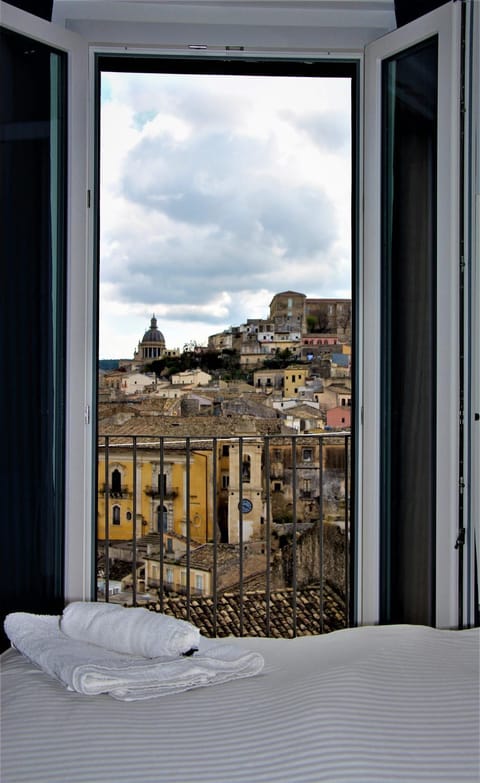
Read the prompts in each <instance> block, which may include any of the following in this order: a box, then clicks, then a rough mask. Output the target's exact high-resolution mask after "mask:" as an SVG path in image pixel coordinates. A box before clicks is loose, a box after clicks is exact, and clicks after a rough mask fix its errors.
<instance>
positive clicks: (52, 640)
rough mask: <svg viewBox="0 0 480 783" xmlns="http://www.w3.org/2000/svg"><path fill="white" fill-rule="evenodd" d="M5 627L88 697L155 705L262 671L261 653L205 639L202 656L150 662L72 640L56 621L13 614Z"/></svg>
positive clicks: (28, 652)
mask: <svg viewBox="0 0 480 783" xmlns="http://www.w3.org/2000/svg"><path fill="white" fill-rule="evenodd" d="M4 625H5V632H6V634H7V636H8V638H9V639H10V641H11V643H12V645H13V646H14V647H16V649H17V650H18V651H19V652H21V653H22V654H23V655H25V657H27V658H28V659H29V660H30V661H31V662H32V663H34V664H36V665H37V666H40V667H41V668H42V669H43V671H45V672H46V673H47V674H49V675H51V676H52V677H55V678H57V679H58V680H60V681H61V682H62V683H63V684H64V685H66V686H67V688H68V689H69V690H72V691H77V692H78V693H83V694H85V695H88V696H95V695H98V694H101V693H108V694H109V695H110V696H113V697H114V698H115V699H121V700H122V701H135V700H138V699H151V698H153V697H156V696H162V695H167V694H173V693H179V692H182V691H186V690H190V689H192V688H199V687H203V686H206V685H219V684H221V683H225V682H228V681H230V680H235V679H239V678H242V677H252V676H254V675H255V674H258V673H259V672H260V671H261V670H262V668H263V665H264V661H263V657H262V656H261V655H260V654H259V653H255V652H249V651H246V650H243V649H238V648H236V647H234V646H233V645H231V644H228V643H225V642H223V641H216V640H212V639H204V638H201V639H200V649H199V651H198V652H197V653H195V654H194V655H192V656H189V657H186V658H185V657H175V658H167V657H164V658H154V659H151V658H150V659H149V658H142V657H140V656H132V655H122V654H121V653H117V652H112V651H110V650H107V649H105V648H103V647H99V646H97V645H94V644H90V643H89V642H82V641H76V640H74V639H71V638H70V637H68V636H66V635H65V634H64V633H63V631H62V630H61V629H60V617H58V616H46V615H34V614H27V613H25V612H14V613H12V614H9V615H7V617H6V619H5V624H4Z"/></svg>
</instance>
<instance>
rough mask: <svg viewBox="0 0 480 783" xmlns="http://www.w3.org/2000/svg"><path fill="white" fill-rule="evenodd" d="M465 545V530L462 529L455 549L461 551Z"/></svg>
mask: <svg viewBox="0 0 480 783" xmlns="http://www.w3.org/2000/svg"><path fill="white" fill-rule="evenodd" d="M464 544H465V528H464V527H461V528H460V530H459V531H458V536H457V540H456V543H455V549H460V547H463V545H464Z"/></svg>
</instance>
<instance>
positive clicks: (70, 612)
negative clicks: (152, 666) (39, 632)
mask: <svg viewBox="0 0 480 783" xmlns="http://www.w3.org/2000/svg"><path fill="white" fill-rule="evenodd" d="M60 628H61V630H62V631H63V633H64V634H66V635H67V636H69V637H70V638H71V639H76V640H78V641H84V642H90V643H91V644H97V645H99V646H100V647H105V648H106V649H107V650H114V651H115V652H119V653H126V654H129V655H141V656H143V657H144V658H158V657H161V656H169V657H172V656H178V655H185V654H187V653H190V652H191V651H192V650H196V649H198V645H199V642H200V631H199V630H198V628H195V626H194V625H192V624H191V623H187V622H185V620H177V619H176V618H175V617H169V616H168V615H165V614H159V613H157V612H150V611H149V610H148V609H145V608H143V607H136V608H125V607H123V606H118V605H117V604H107V603H92V602H87V601H74V602H73V603H71V604H69V605H68V606H67V607H65V609H64V611H63V614H62V617H61V620H60Z"/></svg>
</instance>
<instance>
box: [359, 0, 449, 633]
mask: <svg viewBox="0 0 480 783" xmlns="http://www.w3.org/2000/svg"><path fill="white" fill-rule="evenodd" d="M460 8H461V4H460V3H453V4H449V5H445V6H442V7H441V8H439V9H437V10H436V11H433V12H431V13H430V14H427V15H425V16H424V17H421V18H420V19H418V20H416V21H414V22H411V23H410V24H408V25H405V26H404V27H401V28H399V29H398V30H396V31H394V32H393V33H389V34H388V35H386V36H384V37H383V38H381V39H379V40H378V41H374V42H373V43H371V44H369V45H368V46H367V47H366V59H365V107H364V116H365V152H364V167H365V178H364V204H365V213H364V251H363V259H364V262H363V274H362V283H361V286H362V291H361V292H360V297H361V308H362V313H361V316H360V317H361V321H362V323H363V342H362V347H361V354H360V356H359V366H360V367H361V371H362V374H363V386H362V390H361V399H360V400H358V401H357V402H358V405H359V409H360V410H361V411H362V418H363V428H362V429H363V431H362V438H361V444H360V450H361V453H360V455H359V461H358V470H359V471H361V475H360V474H359V475H358V477H357V480H358V486H359V488H360V491H361V497H360V498H359V502H360V503H361V513H360V514H358V519H359V524H360V525H361V528H360V529H359V539H360V546H361V552H360V556H359V557H358V559H357V561H358V567H359V574H358V584H357V593H356V595H357V600H358V607H357V617H358V621H359V622H360V623H361V624H372V623H377V622H378V621H379V605H380V595H379V579H378V574H379V567H380V478H381V472H380V464H381V461H380V427H381V422H380V372H381V354H380V328H379V327H380V325H381V317H380V258H381V255H380V254H381V248H380V231H381V224H380V220H381V168H380V155H381V68H382V63H383V61H384V60H385V59H387V58H388V57H390V56H392V55H393V54H395V53H397V52H400V51H402V50H403V49H407V48H409V47H411V46H413V45H414V44H416V43H418V42H420V41H422V40H425V39H427V38H429V37H431V36H432V35H435V34H437V35H438V46H439V50H438V68H439V80H438V81H439V83H438V116H439V121H438V139H437V141H438V153H437V155H438V167H437V399H436V411H437V444H438V446H437V475H436V484H437V497H436V508H437V551H436V604H437V614H436V624H437V626H439V627H455V625H456V623H457V608H458V607H457V580H458V574H457V571H458V568H457V556H456V552H455V540H456V536H457V532H458V456H459V455H458V410H459V395H458V377H459V374H458V359H457V357H458V353H459V329H458V321H459V298H458V297H459V292H458V275H459V254H458V237H459V232H458V219H459V218H458V202H459V189H458V171H459V146H458V139H459V132H458V131H459V122H458V121H459V96H458V91H457V89H458V85H459V79H460V60H459V51H458V48H457V47H458V44H459V42H460ZM362 455H363V459H362Z"/></svg>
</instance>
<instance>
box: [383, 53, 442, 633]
mask: <svg viewBox="0 0 480 783" xmlns="http://www.w3.org/2000/svg"><path fill="white" fill-rule="evenodd" d="M382 88H383V111H384V118H383V119H384V137H383V146H382V156H383V172H384V180H383V195H382V199H383V201H382V203H383V226H382V232H383V237H382V239H383V244H382V247H383V257H382V341H383V343H382V356H383V357H384V364H383V378H382V415H383V430H382V449H381V453H382V455H383V465H382V472H383V475H382V499H381V500H382V525H383V529H382V574H381V595H382V606H381V621H382V622H412V623H426V624H429V623H432V622H433V620H434V597H435V596H434V584H435V582H434V577H435V574H434V552H435V456H436V443H435V433H436V417H435V398H436V361H435V354H436V306H435V296H436V271H435V270H436V239H435V237H436V167H437V148H436V138H437V39H436V38H432V39H430V40H428V41H427V42H425V43H423V44H421V45H420V46H416V47H414V48H411V49H409V50H407V51H404V52H402V53H401V54H399V55H397V56H396V57H394V58H392V59H390V60H388V61H386V62H385V64H384V66H383V85H382Z"/></svg>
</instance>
